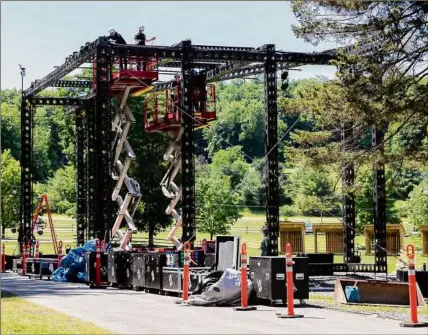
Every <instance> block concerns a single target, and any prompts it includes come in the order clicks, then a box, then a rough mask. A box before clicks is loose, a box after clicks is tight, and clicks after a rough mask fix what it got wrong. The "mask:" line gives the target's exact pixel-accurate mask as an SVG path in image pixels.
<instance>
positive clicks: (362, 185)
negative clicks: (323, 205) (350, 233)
mask: <svg viewBox="0 0 428 335" xmlns="http://www.w3.org/2000/svg"><path fill="white" fill-rule="evenodd" d="M386 185H387V187H386V194H387V198H386V222H387V223H400V222H401V220H400V218H399V217H398V213H397V210H396V208H395V207H394V199H393V198H391V197H390V187H389V185H390V183H389V180H388V179H387V180H386ZM354 192H355V211H356V229H357V232H358V233H360V234H361V233H363V231H364V225H372V224H373V222H374V214H373V212H374V207H373V206H374V204H373V173H372V170H371V167H370V166H367V165H366V166H362V167H361V168H360V169H359V171H358V172H357V174H356V180H355V186H354Z"/></svg>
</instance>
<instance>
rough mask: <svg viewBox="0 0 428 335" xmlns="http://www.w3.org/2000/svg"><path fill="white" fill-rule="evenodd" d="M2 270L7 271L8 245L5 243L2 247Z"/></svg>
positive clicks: (0, 265)
mask: <svg viewBox="0 0 428 335" xmlns="http://www.w3.org/2000/svg"><path fill="white" fill-rule="evenodd" d="M0 267H1V272H6V246H5V244H4V243H3V246H2V248H1V264H0Z"/></svg>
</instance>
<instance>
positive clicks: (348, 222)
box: [341, 123, 356, 263]
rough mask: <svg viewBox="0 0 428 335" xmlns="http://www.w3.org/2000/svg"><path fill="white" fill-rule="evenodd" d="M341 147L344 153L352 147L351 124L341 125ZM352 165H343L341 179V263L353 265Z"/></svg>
mask: <svg viewBox="0 0 428 335" xmlns="http://www.w3.org/2000/svg"><path fill="white" fill-rule="evenodd" d="M341 137H342V138H341V139H342V146H343V151H344V152H345V153H347V152H349V151H350V150H352V148H353V146H354V142H355V141H353V140H352V139H353V125H352V123H342V132H341ZM354 179H355V176H354V164H353V163H352V161H345V162H344V163H343V177H342V192H343V200H342V206H343V208H342V212H343V261H344V262H345V263H354V262H355V261H356V259H355V196H354V194H353V192H352V191H351V190H350V187H352V186H353V184H354Z"/></svg>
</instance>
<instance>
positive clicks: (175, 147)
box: [160, 128, 183, 250]
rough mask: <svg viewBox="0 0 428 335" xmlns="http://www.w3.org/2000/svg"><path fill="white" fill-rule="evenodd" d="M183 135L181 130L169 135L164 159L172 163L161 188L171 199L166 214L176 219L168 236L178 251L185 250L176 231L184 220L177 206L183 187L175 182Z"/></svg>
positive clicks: (178, 170) (179, 165)
mask: <svg viewBox="0 0 428 335" xmlns="http://www.w3.org/2000/svg"><path fill="white" fill-rule="evenodd" d="M182 134H183V130H182V129H181V128H180V129H179V130H177V131H171V132H169V133H168V135H169V136H170V138H171V141H170V143H169V147H168V149H167V151H166V152H165V154H164V156H163V159H164V160H165V161H167V162H169V163H170V165H169V168H168V171H167V172H166V174H165V176H164V177H163V179H162V182H161V184H160V185H161V187H162V192H163V194H164V196H166V197H167V198H170V199H171V202H170V203H169V205H168V207H167V209H166V211H165V213H166V214H169V215H172V217H173V218H174V219H175V224H174V226H173V227H172V229H171V231H170V232H169V234H168V236H167V238H166V239H167V240H168V241H172V243H173V244H174V245H175V246H176V248H177V250H181V249H182V248H183V244H182V243H181V242H180V241H179V240H178V239H177V238H176V237H175V234H176V231H177V228H178V227H181V224H182V219H181V215H180V214H178V212H177V210H176V209H175V206H177V203H178V201H180V200H181V186H180V187H179V186H177V184H176V183H175V182H174V179H175V177H176V176H177V174H178V172H180V170H181V145H180V140H181V136H182Z"/></svg>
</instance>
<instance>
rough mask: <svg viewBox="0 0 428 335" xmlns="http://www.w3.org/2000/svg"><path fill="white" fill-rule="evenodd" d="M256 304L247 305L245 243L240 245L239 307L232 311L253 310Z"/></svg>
mask: <svg viewBox="0 0 428 335" xmlns="http://www.w3.org/2000/svg"><path fill="white" fill-rule="evenodd" d="M256 309H257V307H256V306H248V273H247V245H246V244H245V243H242V247H241V307H235V308H234V309H233V310H234V311H255V310H256Z"/></svg>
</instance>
